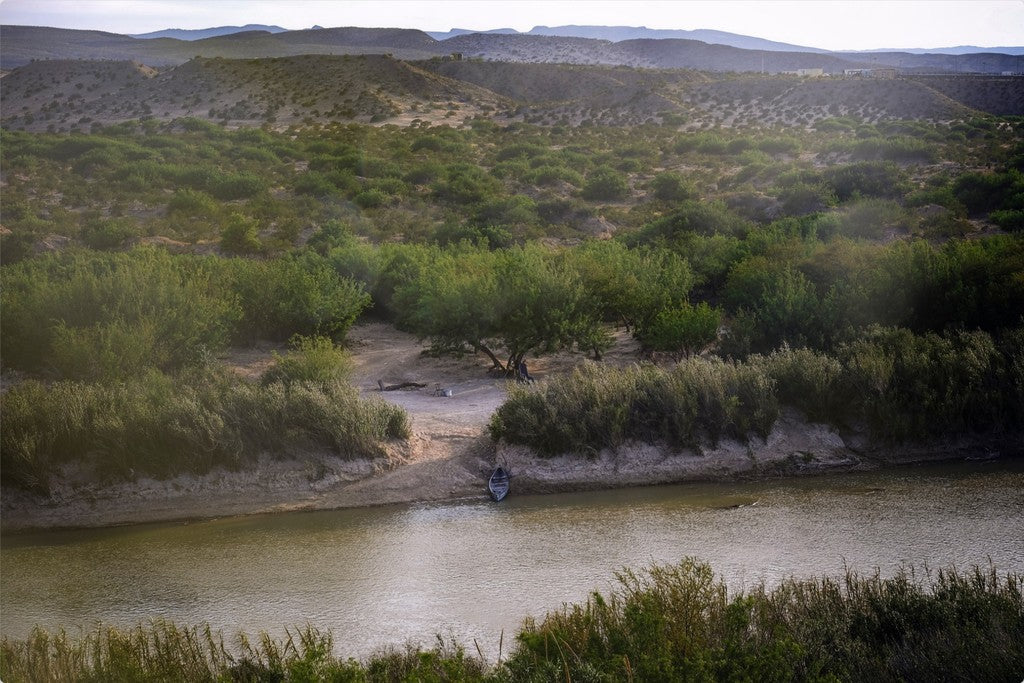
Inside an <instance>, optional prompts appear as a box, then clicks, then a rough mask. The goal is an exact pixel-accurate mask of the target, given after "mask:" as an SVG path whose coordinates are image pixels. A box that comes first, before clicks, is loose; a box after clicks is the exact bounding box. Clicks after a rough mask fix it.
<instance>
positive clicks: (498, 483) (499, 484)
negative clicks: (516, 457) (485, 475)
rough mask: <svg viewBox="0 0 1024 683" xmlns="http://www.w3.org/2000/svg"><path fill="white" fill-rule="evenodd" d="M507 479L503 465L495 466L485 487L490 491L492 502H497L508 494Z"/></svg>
mask: <svg viewBox="0 0 1024 683" xmlns="http://www.w3.org/2000/svg"><path fill="white" fill-rule="evenodd" d="M508 481H509V476H508V472H506V471H505V468H504V467H498V468H496V469H495V470H494V472H493V473H492V474H491V478H490V480H488V482H487V489H488V490H489V491H490V492H491V498H493V499H494V502H498V501H499V500H501V499H502V498H504V497H505V496H507V495H508Z"/></svg>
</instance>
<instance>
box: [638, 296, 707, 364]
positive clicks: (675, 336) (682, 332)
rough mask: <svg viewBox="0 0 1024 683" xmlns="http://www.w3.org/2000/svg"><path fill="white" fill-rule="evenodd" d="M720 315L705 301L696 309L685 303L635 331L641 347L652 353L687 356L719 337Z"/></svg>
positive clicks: (659, 315) (658, 315)
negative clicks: (662, 352)
mask: <svg viewBox="0 0 1024 683" xmlns="http://www.w3.org/2000/svg"><path fill="white" fill-rule="evenodd" d="M721 320H722V312H721V311H720V310H718V309H717V308H711V307H710V306H708V304H707V302H703V301H702V302H701V303H699V304H697V305H696V306H692V305H690V304H689V303H685V304H683V305H682V306H680V307H678V308H667V309H663V310H662V311H661V312H659V313H658V314H657V315H656V316H655V317H654V319H653V320H652V321H651V322H650V323H649V324H646V325H643V326H642V327H641V328H640V329H639V330H638V331H637V337H638V338H639V339H640V341H641V342H642V343H643V345H644V346H645V347H646V348H648V349H650V350H652V351H667V352H669V353H673V354H676V355H677V357H678V356H683V355H685V356H686V357H690V356H692V355H693V354H695V353H700V351H701V350H702V349H703V348H704V347H706V346H708V345H709V344H711V343H712V342H714V341H715V340H716V339H717V338H718V326H719V324H720V323H721Z"/></svg>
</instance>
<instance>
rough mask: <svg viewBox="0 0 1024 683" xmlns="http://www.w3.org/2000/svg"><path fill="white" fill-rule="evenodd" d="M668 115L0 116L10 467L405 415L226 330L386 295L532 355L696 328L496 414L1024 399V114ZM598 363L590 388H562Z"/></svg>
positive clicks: (23, 476) (447, 334)
mask: <svg viewBox="0 0 1024 683" xmlns="http://www.w3.org/2000/svg"><path fill="white" fill-rule="evenodd" d="M658 120H659V119H657V118H652V119H650V120H649V121H647V122H646V123H644V124H643V125H634V126H631V127H616V126H601V125H593V124H592V123H591V124H588V125H583V124H581V125H572V122H570V121H563V122H559V123H557V124H553V125H534V124H533V123H529V122H512V123H509V124H508V125H504V126H502V125H498V124H497V123H496V122H495V121H493V120H490V119H488V118H485V117H478V118H471V119H467V120H465V121H462V122H456V121H455V120H453V121H452V122H453V123H454V124H456V125H455V126H454V127H453V126H449V125H436V126H431V125H429V123H427V122H425V121H422V120H420V121H414V122H412V124H411V125H409V126H408V127H405V128H399V127H397V126H393V125H385V126H380V127H375V126H369V125H360V124H354V123H339V122H337V121H334V122H323V121H318V120H315V119H313V120H310V121H308V122H307V123H306V124H304V125H303V126H292V127H289V128H288V129H286V130H283V131H275V130H272V129H271V128H270V127H266V128H262V129H260V128H246V129H239V130H228V129H226V128H224V127H222V126H218V125H216V124H213V123H210V122H207V121H200V120H197V119H190V118H184V119H177V120H174V121H168V122H158V121H156V120H153V119H144V120H139V121H129V122H125V123H119V124H116V125H111V126H100V125H96V126H90V129H89V132H85V131H84V129H82V130H79V131H76V132H73V133H69V134H56V133H28V132H24V131H10V130H3V131H0V153H2V155H3V157H2V162H3V183H4V193H3V229H2V231H0V232H2V233H3V234H2V238H0V239H2V245H0V260H2V262H3V265H2V267H0V285H2V286H0V343H2V348H3V358H2V362H3V369H4V371H5V385H13V388H11V389H9V390H8V391H6V392H5V394H4V397H3V402H4V421H5V430H4V453H3V458H4V460H3V463H4V468H3V481H4V483H5V484H14V485H18V486H32V487H37V488H45V481H46V479H47V476H49V475H52V474H53V473H54V472H55V471H56V468H57V467H58V466H59V465H60V464H61V463H68V464H72V463H73V462H74V461H76V460H79V459H82V458H86V459H89V461H90V462H94V463H96V464H97V465H98V464H99V463H101V462H102V461H107V464H106V465H103V466H102V467H99V470H100V471H103V472H106V473H109V474H110V475H111V476H115V475H116V476H128V475H130V473H132V472H135V473H151V474H154V475H160V476H164V475H166V474H169V473H173V472H177V471H202V470H204V469H205V468H207V467H209V466H211V465H212V464H216V463H226V464H232V463H233V464H235V465H241V464H243V462H244V460H245V458H244V457H242V456H239V455H238V454H239V453H241V452H244V453H249V452H250V451H251V450H252V449H253V448H254V447H256V446H257V445H258V444H257V442H256V441H254V440H253V439H251V438H250V437H249V436H248V435H251V434H265V435H266V436H267V441H266V442H264V443H265V444H269V446H268V448H269V449H270V450H278V451H279V450H281V449H285V448H286V447H287V444H286V443H285V442H284V441H282V440H281V439H280V438H277V437H276V436H275V435H274V434H272V433H271V432H273V431H274V430H273V429H269V428H265V427H261V426H260V425H261V424H263V423H267V424H283V425H284V426H283V427H282V429H281V430H279V431H278V432H277V433H288V434H296V435H297V436H296V438H295V439H294V443H304V444H305V443H310V444H313V445H315V446H318V447H319V446H324V447H328V448H330V449H332V450H335V451H338V452H350V453H352V454H362V453H366V452H368V451H372V450H374V449H373V448H370V447H369V446H368V445H367V444H368V441H367V439H370V438H371V436H370V435H371V434H372V435H376V437H373V438H378V439H380V438H391V437H393V436H395V435H400V434H402V433H404V431H405V428H404V427H402V426H401V424H400V423H404V421H403V420H402V419H400V418H398V417H396V416H395V415H392V414H390V413H387V412H386V411H385V412H382V411H384V409H383V408H380V407H379V406H378V407H377V408H369V407H365V408H364V407H360V406H362V404H355V403H351V400H354V399H351V398H350V394H351V392H350V391H348V390H347V389H344V388H343V387H342V384H341V383H343V382H344V380H343V379H337V377H334V378H333V379H331V381H329V382H327V381H318V382H314V383H312V384H309V383H308V382H307V384H308V386H306V385H302V383H301V382H292V383H291V384H289V383H288V382H286V381H284V380H282V379H281V377H280V375H274V377H276V378H277V379H274V380H273V381H271V380H269V379H267V380H265V381H264V382H262V383H260V384H259V385H258V386H248V385H245V384H244V383H242V381H241V380H238V379H236V378H232V377H230V376H228V375H226V374H225V373H224V372H223V371H222V367H221V366H222V365H223V364H222V363H221V362H220V360H218V356H223V354H224V353H225V352H226V351H227V350H228V349H229V348H230V347H238V346H246V345H252V344H255V343H257V342H261V341H266V340H271V341H274V342H276V343H281V342H284V341H286V340H289V339H291V338H292V337H293V336H295V335H299V336H300V337H301V338H300V339H298V340H297V342H296V343H297V344H298V347H297V351H296V353H301V354H305V355H306V356H309V360H308V362H307V366H308V367H312V366H315V365H316V362H315V361H314V360H312V357H313V356H317V354H319V356H318V357H319V358H320V359H321V360H324V358H326V356H325V355H324V354H325V353H326V354H327V355H330V354H329V349H327V347H325V346H323V345H322V344H323V342H322V341H316V340H323V339H328V340H330V342H329V343H333V344H335V345H338V346H343V345H344V338H345V333H346V331H347V330H348V328H349V326H350V325H351V324H352V323H353V321H355V320H356V319H357V318H358V317H360V316H364V315H372V316H374V317H375V318H377V319H382V320H386V321H389V322H392V323H394V324H395V325H397V326H399V327H400V328H402V329H405V330H408V331H411V332H413V333H415V334H417V335H419V336H421V337H422V338H424V339H427V340H429V342H430V343H431V345H432V346H433V350H434V351H436V352H444V353H480V354H484V355H485V356H487V357H488V358H489V360H490V362H491V364H492V365H493V367H494V369H496V370H505V371H506V372H514V371H515V370H516V368H518V367H519V364H520V363H521V362H522V361H524V360H526V359H528V358H532V357H535V356H538V355H541V354H546V353H551V352H556V351H571V352H576V353H580V354H581V355H586V356H590V357H593V358H594V359H595V360H600V358H601V356H602V353H603V352H604V351H605V350H606V349H607V348H608V347H609V344H610V343H611V338H612V332H613V331H614V329H615V328H616V327H619V328H623V327H624V328H625V329H626V330H627V331H629V332H630V333H631V334H633V335H634V336H635V337H636V339H637V340H638V341H639V343H640V345H641V347H642V353H643V356H642V357H640V358H638V360H642V359H643V358H647V357H651V356H652V355H653V356H656V357H657V358H660V359H663V360H666V359H672V360H681V359H691V360H687V361H686V362H684V363H683V364H681V365H680V366H679V367H678V368H676V369H674V370H669V371H666V372H663V373H659V372H656V371H654V370H651V369H641V370H628V371H621V372H620V371H607V372H602V371H598V370H587V371H582V372H581V373H578V374H577V376H575V377H574V378H573V379H567V380H566V381H565V382H564V383H563V384H562V386H561V387H558V386H556V385H555V384H550V385H547V388H546V389H544V391H545V392H547V393H546V394H545V395H546V396H547V399H546V400H547V401H549V402H550V405H548V404H545V403H544V400H545V399H542V397H541V394H540V393H530V392H529V391H516V392H514V393H513V400H512V402H511V403H510V404H509V405H508V406H507V407H506V408H505V409H503V412H502V413H500V414H499V417H498V418H497V419H496V421H495V429H494V431H495V433H496V434H497V435H499V436H506V437H507V438H510V439H512V438H516V437H515V436H513V435H514V434H526V435H527V436H525V437H522V438H528V439H532V442H533V443H534V445H535V447H537V448H539V449H541V450H543V451H545V452H552V451H554V450H557V449H559V448H568V449H570V450H581V451H585V452H592V451H593V450H594V449H595V448H599V447H601V446H606V445H614V444H615V443H618V442H619V441H620V440H622V439H629V438H645V439H647V438H655V439H664V440H667V441H669V442H671V443H678V444H694V443H696V442H698V441H699V440H700V439H703V438H710V439H711V440H715V439H717V438H719V437H720V436H726V435H728V436H733V437H737V438H744V437H745V435H746V434H747V433H748V432H750V433H758V432H759V433H762V434H763V433H765V432H766V431H767V430H770V428H771V424H772V421H773V419H774V415H775V412H776V411H777V410H778V405H779V404H780V403H783V404H793V405H796V406H797V407H799V408H801V409H802V410H804V411H805V412H806V413H807V414H808V415H809V416H810V417H811V418H812V419H816V420H825V421H829V422H831V423H833V424H839V425H844V424H848V423H858V424H866V425H867V426H868V427H869V428H870V430H871V432H872V434H873V435H874V436H876V437H878V438H883V439H892V440H909V439H919V438H925V437H930V436H940V435H942V434H945V433H950V432H965V431H999V430H1004V429H1007V428H1010V427H1012V426H1013V425H1014V424H1017V425H1019V424H1020V421H1021V385H1022V381H1021V379H1020V378H1021V375H1022V370H1021V361H1020V354H1019V352H1017V351H1015V350H1014V348H1015V344H1016V348H1018V349H1019V342H1020V333H1019V331H1015V330H1019V328H1020V326H1021V325H1022V321H1024V278H1022V277H1021V273H1022V272H1024V237H1022V233H1021V228H1022V226H1024V224H1022V223H1021V211H1022V210H1024V181H1022V176H1021V171H1022V168H1024V166H1022V163H1024V161H1022V160H1024V142H1022V134H1024V127H1022V124H1021V120H1020V119H1019V118H1016V117H991V116H981V115H978V116H976V117H970V116H967V115H966V114H965V118H962V119H958V120H954V121H948V122H943V123H932V122H924V121H899V120H884V119H871V120H867V119H865V118H858V117H856V116H853V115H852V114H849V115H847V114H844V115H840V113H838V112H837V113H836V115H835V116H831V117H829V118H826V119H822V120H814V121H813V125H812V123H811V122H810V121H809V122H808V123H807V125H803V124H793V125H781V124H779V125H771V126H769V125H767V124H766V125H765V126H761V127H745V128H725V127H720V128H716V129H713V130H697V131H692V130H691V131H687V130H685V127H684V124H685V123H686V122H685V121H683V120H680V119H679V118H678V117H675V118H674V117H663V119H661V121H662V122H661V123H658V122H657V121H658ZM53 252H55V253H53ZM303 340H305V341H303ZM783 348H788V349H790V350H788V351H781V350H780V349H783ZM793 354H797V355H793ZM799 354H803V355H799ZM696 356H702V357H704V358H709V359H711V360H710V361H700V362H694V361H692V358H693V357H696ZM715 358H718V359H721V360H715ZM792 359H798V360H792ZM292 370H293V371H294V370H295V368H294V367H293V368H292ZM8 371H16V373H9V372H8ZM281 372H285V369H284V368H283V367H282V369H281ZM329 374H330V373H329ZM8 380H9V381H8ZM300 385H301V386H300ZM697 385H702V386H701V387H700V388H698V389H695V388H694V387H695V386H697ZM302 392H309V393H308V395H307V394H303V393H302ZM559 392H562V393H563V394H564V396H561V397H560V398H559V396H558V394H559ZM574 392H578V393H580V395H581V396H582V395H587V396H589V397H590V400H591V403H592V405H591V406H590V407H589V408H587V411H589V412H586V411H583V409H581V408H579V407H571V406H570V405H569V404H568V403H565V405H564V406H562V407H559V408H557V409H556V408H555V407H554V405H555V404H556V403H558V402H559V401H562V402H563V403H564V402H566V401H569V399H570V398H571V397H572V395H573V393H574ZM300 395H301V396H303V397H304V398H302V400H303V401H305V405H306V406H307V407H305V408H302V409H298V408H296V407H295V406H294V405H293V402H294V401H297V400H299V396H300ZM613 395H614V396H617V397H618V398H616V399H614V400H613V399H612V396H613ZM243 397H244V398H243ZM809 397H813V400H812V399H810V398H809ZM247 401H248V402H251V403H253V404H254V405H255V406H256V407H252V408H247V409H246V411H242V412H246V413H247V415H248V417H244V418H243V417H240V416H238V413H239V412H240V411H241V409H240V408H239V405H240V404H241V403H245V402H247ZM240 402H241V403H240ZM333 403H336V404H337V405H338V406H342V405H344V406H346V407H345V409H344V410H341V408H337V407H331V408H328V407H326V406H327V404H333ZM114 405H122V406H124V408H123V410H125V411H127V412H126V415H131V416H132V420H130V421H127V422H130V423H132V424H136V425H146V426H147V431H146V434H142V433H141V431H139V429H135V430H134V431H133V430H132V429H131V428H129V427H128V426H125V427H123V428H122V427H118V426H117V425H119V424H122V423H126V420H125V419H124V418H123V417H119V416H118V415H117V414H116V412H111V410H108V409H105V408H104V407H103V406H114ZM314 405H315V406H318V407H316V408H314V407H312V406H314ZM76 406H77V407H76ZM118 410H121V408H118ZM367 410H369V411H371V412H372V413H373V415H374V417H372V419H365V420H364V419H363V417H365V415H364V412H365V411H367ZM341 412H345V413H346V415H353V416H361V417H358V418H357V421H360V420H361V421H362V422H365V423H367V424H369V425H381V424H386V425H391V426H389V427H387V428H379V429H378V428H377V427H373V428H372V429H371V428H370V427H367V428H366V431H359V430H356V429H355V428H354V427H348V426H345V425H349V424H351V422H348V421H346V420H350V419H353V418H351V417H345V418H343V417H341V416H340V413H341ZM634 412H635V413H636V414H635V415H634V414H633V413H634ZM143 413H144V414H143ZM282 415H283V416H285V417H282ZM513 415H514V417H513ZM631 415H632V416H631ZM233 416H234V417H233ZM332 416H335V417H332ZM328 419H331V420H334V419H337V420H340V422H338V424H336V425H333V426H324V425H323V421H324V420H328ZM281 420H285V422H286V424H285V423H282V422H281ZM289 420H290V421H289ZM275 421H276V422H275ZM250 422H252V424H250ZM573 422H575V423H576V427H574V426H573V425H572V424H570V423H573ZM582 424H590V425H591V426H595V430H594V432H593V433H594V434H599V435H602V436H601V439H603V441H598V440H596V439H595V438H591V437H584V436H583V435H582V434H577V433H576V432H578V431H579V429H578V426H579V425H582ZM596 427H600V429H596ZM353 430H355V431H353ZM524 430H525V431H524ZM357 433H358V434H357ZM343 434H349V435H351V434H357V435H356V436H351V438H350V437H349V436H345V437H343V436H342V435H343ZM574 434H576V435H575V436H574ZM542 435H544V436H542ZM143 437H145V439H146V440H145V441H144V443H145V444H148V445H146V446H145V447H144V448H142V449H140V450H139V451H138V454H137V455H134V456H129V455H127V450H126V449H128V443H129V442H130V441H131V440H133V439H139V438H143ZM76 444H78V446H76ZM172 451H173V452H175V453H178V452H183V451H190V452H188V453H185V454H184V455H181V456H179V457H176V458H172V457H170V456H169V455H168V454H169V453H171V452H172ZM117 473H120V474H117Z"/></svg>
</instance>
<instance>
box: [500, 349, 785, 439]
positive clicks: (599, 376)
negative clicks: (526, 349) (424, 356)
mask: <svg viewBox="0 0 1024 683" xmlns="http://www.w3.org/2000/svg"><path fill="white" fill-rule="evenodd" d="M772 386H773V383H772V380H771V378H770V377H769V376H768V374H767V373H766V372H764V371H763V370H762V369H761V368H759V367H756V366H754V365H750V364H742V363H732V362H724V361H720V360H712V361H708V360H704V359H690V360H687V361H684V362H682V363H679V364H678V365H676V366H675V367H674V368H672V369H671V370H662V369H659V368H656V367H654V366H634V367H631V368H625V369H615V368H607V367H602V366H599V365H595V364H590V363H588V364H584V365H583V366H581V367H579V368H577V369H576V370H574V371H573V373H572V374H571V375H570V376H568V377H565V378H559V379H557V380H550V381H547V382H543V383H541V384H539V385H537V386H536V387H519V386H516V387H512V388H510V389H509V396H508V399H507V400H506V401H505V403H504V404H502V406H501V407H500V408H498V410H497V412H495V414H494V416H493V417H492V418H491V423H490V430H491V435H492V436H493V437H494V438H495V439H500V438H505V439H507V440H509V441H512V442H515V443H522V444H525V445H527V446H530V447H531V448H534V449H535V450H536V451H537V452H539V453H541V454H543V455H557V454H559V453H566V452H576V453H596V452H597V451H599V450H601V449H602V448H606V447H615V446H618V445H620V444H622V443H623V442H625V441H627V440H637V441H649V442H655V441H666V442H668V443H669V444H671V445H673V446H683V447H699V446H700V445H701V444H702V443H706V442H707V441H710V442H712V443H717V442H718V440H719V439H721V438H722V437H723V436H730V437H733V438H737V439H746V437H747V435H748V433H750V432H757V433H759V434H761V435H762V436H767V434H768V432H770V431H771V428H772V425H773V424H774V422H775V419H776V417H777V416H778V402H777V401H776V399H775V395H774V393H773V391H772Z"/></svg>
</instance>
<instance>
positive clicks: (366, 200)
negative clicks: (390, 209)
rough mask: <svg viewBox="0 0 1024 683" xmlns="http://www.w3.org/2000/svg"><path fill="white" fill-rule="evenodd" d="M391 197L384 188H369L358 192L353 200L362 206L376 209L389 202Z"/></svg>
mask: <svg viewBox="0 0 1024 683" xmlns="http://www.w3.org/2000/svg"><path fill="white" fill-rule="evenodd" d="M389 199H390V197H389V195H388V194H387V193H386V192H384V191H383V190H380V189H377V188H371V189H369V190H363V191H362V192H360V193H359V194H357V195H356V196H355V197H353V198H352V201H353V202H355V203H356V205H358V206H359V207H360V208H363V209H376V208H378V207H381V206H384V205H385V204H387V203H388V200H389Z"/></svg>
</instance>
